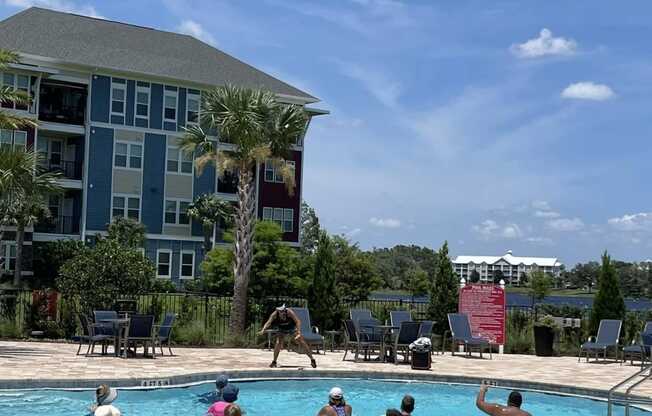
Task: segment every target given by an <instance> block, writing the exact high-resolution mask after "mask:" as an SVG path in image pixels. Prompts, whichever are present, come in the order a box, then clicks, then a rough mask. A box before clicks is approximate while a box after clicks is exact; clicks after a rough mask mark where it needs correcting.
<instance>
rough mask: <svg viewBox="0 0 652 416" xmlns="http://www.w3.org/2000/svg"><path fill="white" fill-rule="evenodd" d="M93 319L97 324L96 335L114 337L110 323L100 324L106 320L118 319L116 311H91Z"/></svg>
mask: <svg viewBox="0 0 652 416" xmlns="http://www.w3.org/2000/svg"><path fill="white" fill-rule="evenodd" d="M93 318H94V320H95V323H96V324H97V329H96V333H97V334H103V335H111V336H112V337H113V336H115V335H116V334H115V328H114V326H113V323H111V322H102V321H103V320H106V319H118V312H116V311H93Z"/></svg>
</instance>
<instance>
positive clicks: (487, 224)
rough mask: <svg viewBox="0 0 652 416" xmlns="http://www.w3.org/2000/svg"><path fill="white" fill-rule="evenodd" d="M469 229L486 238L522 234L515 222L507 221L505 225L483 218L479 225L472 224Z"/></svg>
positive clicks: (509, 236) (518, 235) (509, 237)
mask: <svg viewBox="0 0 652 416" xmlns="http://www.w3.org/2000/svg"><path fill="white" fill-rule="evenodd" d="M471 229H472V230H473V231H475V232H476V233H478V234H480V235H481V236H482V237H484V238H486V239H490V238H505V239H514V238H519V237H521V236H522V235H523V233H522V231H521V229H520V227H519V226H518V225H517V224H513V223H509V224H505V225H498V223H497V222H496V221H494V220H485V221H483V222H482V223H481V224H479V225H474V226H473V227H471Z"/></svg>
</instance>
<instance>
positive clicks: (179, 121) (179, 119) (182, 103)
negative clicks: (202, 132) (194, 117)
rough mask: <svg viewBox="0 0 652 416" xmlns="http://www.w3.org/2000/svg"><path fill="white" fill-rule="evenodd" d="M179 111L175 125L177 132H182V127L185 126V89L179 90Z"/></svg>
mask: <svg viewBox="0 0 652 416" xmlns="http://www.w3.org/2000/svg"><path fill="white" fill-rule="evenodd" d="M178 107H179V111H178V112H177V113H178V114H177V125H178V129H179V131H182V130H183V129H182V128H181V127H182V126H185V125H186V89H185V88H179V105H178Z"/></svg>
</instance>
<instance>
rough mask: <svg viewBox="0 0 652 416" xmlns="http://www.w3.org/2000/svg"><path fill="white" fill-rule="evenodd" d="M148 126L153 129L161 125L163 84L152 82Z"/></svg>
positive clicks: (159, 127)
mask: <svg viewBox="0 0 652 416" xmlns="http://www.w3.org/2000/svg"><path fill="white" fill-rule="evenodd" d="M149 126H150V127H151V128H153V129H161V128H162V127H163V85H161V84H152V98H151V108H150V114H149Z"/></svg>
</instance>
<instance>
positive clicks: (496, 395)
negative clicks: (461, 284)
mask: <svg viewBox="0 0 652 416" xmlns="http://www.w3.org/2000/svg"><path fill="white" fill-rule="evenodd" d="M235 384H238V385H239V387H240V397H239V400H238V403H239V404H240V405H241V406H242V407H243V408H244V409H245V410H246V412H247V415H249V416H276V415H278V416H312V415H316V414H317V411H318V410H319V408H320V407H321V406H322V405H323V404H324V403H325V401H326V399H327V395H328V391H329V390H330V388H331V387H333V386H335V385H337V386H339V387H341V388H342V389H343V390H344V394H345V398H346V400H347V402H348V403H349V404H351V405H352V406H353V414H354V415H356V416H379V415H384V414H385V410H386V409H387V408H388V407H398V406H399V405H400V402H401V398H402V397H403V395H404V394H406V393H409V394H411V395H413V396H414V397H415V399H416V411H415V415H441V416H453V415H455V416H471V415H479V414H480V412H479V411H478V410H477V409H476V408H475V395H476V394H477V391H478V388H477V387H475V386H466V385H451V384H439V383H423V382H392V381H376V380H356V379H345V380H328V379H321V380H274V381H255V382H246V383H244V382H243V383H235ZM213 388H214V384H212V383H206V384H200V385H194V386H190V387H185V388H180V387H175V388H167V389H153V390H121V391H120V393H119V396H118V400H117V401H116V402H115V404H116V405H117V407H119V408H120V410H122V412H123V415H125V416H179V415H182V416H195V415H196V416H203V415H204V413H205V411H206V409H207V408H208V405H206V404H204V403H202V402H200V401H199V400H198V397H199V396H200V395H201V394H204V393H207V392H209V391H211V390H212V389H213ZM508 393H509V390H504V389H498V388H493V389H490V390H489V393H488V395H487V399H488V400H490V401H497V402H502V403H504V402H505V399H506V397H507V395H508ZM523 398H524V405H523V408H524V409H525V410H527V411H529V412H530V413H532V414H533V415H536V416H540V415H546V416H562V415H563V416H589V415H590V416H596V415H605V414H606V409H607V405H606V403H605V402H601V401H595V400H590V399H584V398H579V397H568V396H558V395H552V394H544V393H531V392H524V393H523ZM92 400H93V391H92V390H85V391H65V390H2V391H0V414H2V415H13V416H28V415H30V416H31V415H48V416H64V415H65V416H70V415H83V414H85V413H86V408H87V407H88V405H89V404H90V402H91V401H92ZM615 414H616V415H622V414H623V410H622V409H617V411H616V412H615ZM631 414H632V416H651V415H652V413H648V412H644V411H641V410H637V409H634V410H632V413H631Z"/></svg>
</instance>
